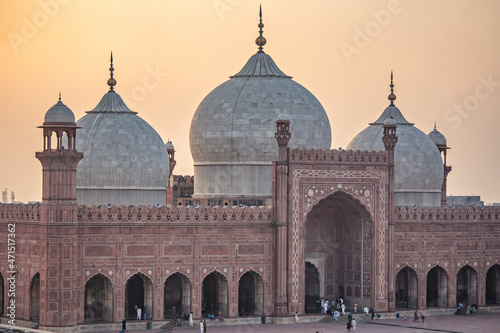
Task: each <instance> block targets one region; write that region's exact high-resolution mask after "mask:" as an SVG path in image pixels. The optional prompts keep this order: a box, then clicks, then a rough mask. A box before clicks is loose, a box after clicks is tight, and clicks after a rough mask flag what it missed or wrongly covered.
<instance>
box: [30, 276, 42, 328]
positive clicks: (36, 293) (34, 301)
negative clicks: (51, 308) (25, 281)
mask: <svg viewBox="0 0 500 333" xmlns="http://www.w3.org/2000/svg"><path fill="white" fill-rule="evenodd" d="M30 320H32V321H39V320H40V273H36V274H35V275H33V277H32V278H31V282H30Z"/></svg>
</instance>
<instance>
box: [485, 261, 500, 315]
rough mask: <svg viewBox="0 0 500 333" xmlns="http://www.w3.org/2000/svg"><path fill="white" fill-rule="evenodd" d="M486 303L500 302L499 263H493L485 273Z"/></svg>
mask: <svg viewBox="0 0 500 333" xmlns="http://www.w3.org/2000/svg"><path fill="white" fill-rule="evenodd" d="M486 304H488V305H490V304H491V305H492V304H500V265H498V264H495V265H493V266H491V267H490V269H488V273H486Z"/></svg>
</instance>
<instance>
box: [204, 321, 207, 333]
mask: <svg viewBox="0 0 500 333" xmlns="http://www.w3.org/2000/svg"><path fill="white" fill-rule="evenodd" d="M206 332H207V322H206V321H205V320H204V321H203V333H206Z"/></svg>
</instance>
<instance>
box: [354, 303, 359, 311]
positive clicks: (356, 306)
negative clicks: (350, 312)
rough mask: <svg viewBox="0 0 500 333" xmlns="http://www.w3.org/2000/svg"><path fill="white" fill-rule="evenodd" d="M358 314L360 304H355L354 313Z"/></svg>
mask: <svg viewBox="0 0 500 333" xmlns="http://www.w3.org/2000/svg"><path fill="white" fill-rule="evenodd" d="M357 312H358V303H354V313H357Z"/></svg>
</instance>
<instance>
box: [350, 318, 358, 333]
mask: <svg viewBox="0 0 500 333" xmlns="http://www.w3.org/2000/svg"><path fill="white" fill-rule="evenodd" d="M351 326H352V331H353V332H356V326H358V322H357V321H356V319H354V318H353V319H352V321H351Z"/></svg>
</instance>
